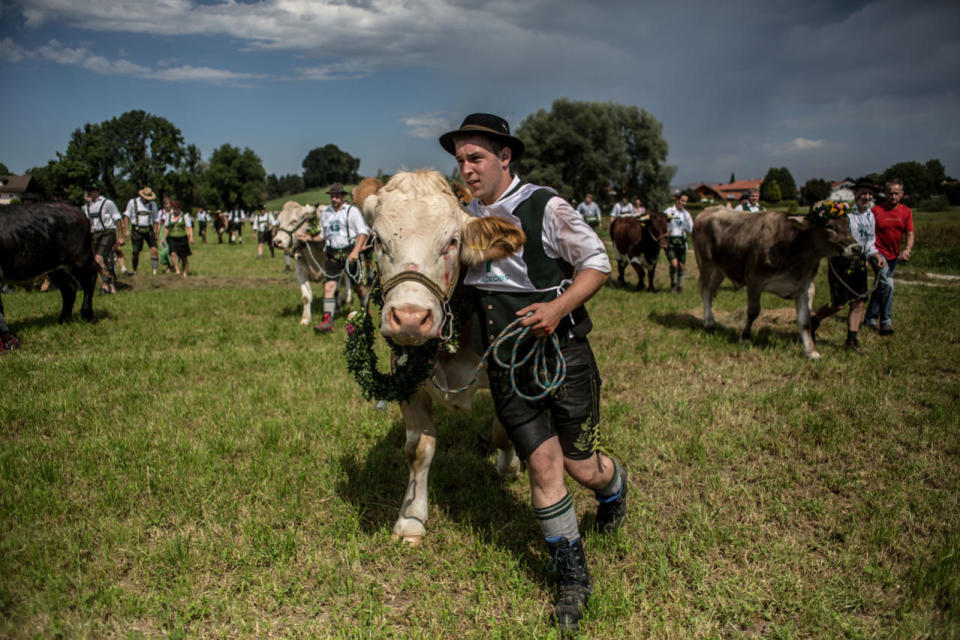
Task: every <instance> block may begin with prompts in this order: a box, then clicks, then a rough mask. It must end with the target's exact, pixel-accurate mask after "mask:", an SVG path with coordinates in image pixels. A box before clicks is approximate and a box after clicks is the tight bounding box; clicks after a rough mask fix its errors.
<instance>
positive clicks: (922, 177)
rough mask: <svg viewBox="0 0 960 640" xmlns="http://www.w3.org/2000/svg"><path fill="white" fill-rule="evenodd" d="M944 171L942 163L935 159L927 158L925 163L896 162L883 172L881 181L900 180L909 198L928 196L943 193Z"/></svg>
mask: <svg viewBox="0 0 960 640" xmlns="http://www.w3.org/2000/svg"><path fill="white" fill-rule="evenodd" d="M944 178H945V172H944V169H943V164H942V163H941V162H940V161H939V160H936V159H933V160H928V161H927V163H926V164H925V165H923V164H920V163H919V162H915V161H910V162H898V163H897V164H895V165H893V166H891V167H888V168H887V170H886V171H884V172H883V183H887V182H889V181H890V180H900V181H901V182H902V183H903V192H904V193H905V194H906V195H907V196H909V197H910V198H911V199H923V198H928V197H930V196H931V195H933V194H936V193H943V180H944Z"/></svg>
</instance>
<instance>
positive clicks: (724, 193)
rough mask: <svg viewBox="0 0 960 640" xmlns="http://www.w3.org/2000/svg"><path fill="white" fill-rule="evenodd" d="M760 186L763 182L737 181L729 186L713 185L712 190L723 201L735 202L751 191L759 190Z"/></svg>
mask: <svg viewBox="0 0 960 640" xmlns="http://www.w3.org/2000/svg"><path fill="white" fill-rule="evenodd" d="M761 184H763V180H737V181H736V182H731V183H729V184H715V185H713V189H714V190H715V191H717V192H718V193H719V194H720V195H721V198H722V199H723V200H733V201H737V200H739V199H740V196H743V195H746V194H747V192H749V191H750V190H751V189H759V188H760V185H761Z"/></svg>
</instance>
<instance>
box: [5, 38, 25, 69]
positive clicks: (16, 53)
mask: <svg viewBox="0 0 960 640" xmlns="http://www.w3.org/2000/svg"><path fill="white" fill-rule="evenodd" d="M25 57H26V52H25V51H24V50H23V49H21V48H20V47H18V46H17V44H16V43H15V42H14V41H13V40H12V39H10V38H4V39H3V40H0V61H3V62H10V63H16V62H20V61H22V60H23V59H24V58H25Z"/></svg>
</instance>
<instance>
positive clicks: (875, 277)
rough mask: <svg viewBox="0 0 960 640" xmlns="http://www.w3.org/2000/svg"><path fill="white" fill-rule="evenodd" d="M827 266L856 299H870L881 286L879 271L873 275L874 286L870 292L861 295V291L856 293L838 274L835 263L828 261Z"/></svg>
mask: <svg viewBox="0 0 960 640" xmlns="http://www.w3.org/2000/svg"><path fill="white" fill-rule="evenodd" d="M827 266H828V267H829V268H830V271H831V272H832V273H833V275H834V276H836V278H837V280H839V281H840V284H842V285H843V286H844V287H845V288H846V289H847V291H849V292H850V293H852V294H853V296H854V297H855V298H857V299H869V298H870V296H872V295H873V292H874V291H876V290H877V287H879V286H880V271H879V270H875V271H874V273H873V286H872V287H870V291H867V292H864V293H861V292H859V291H855V290H854V289H853V287H851V286H850V285H848V284H847V281H846V280H845V279H844V278H843V276H841V275H840V274H839V273H837V270H836V269H835V268H834V267H833V263H832V262H831V261H830V260H827ZM864 266H866V265H864ZM884 268H885V267H884Z"/></svg>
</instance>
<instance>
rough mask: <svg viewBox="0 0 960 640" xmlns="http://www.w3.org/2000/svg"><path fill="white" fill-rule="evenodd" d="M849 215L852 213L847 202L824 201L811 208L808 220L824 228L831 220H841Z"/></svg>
mask: <svg viewBox="0 0 960 640" xmlns="http://www.w3.org/2000/svg"><path fill="white" fill-rule="evenodd" d="M848 213H850V205H849V204H847V203H846V202H834V201H833V200H824V201H823V202H818V203H817V204H815V205H813V207H811V208H810V213H808V214H807V220H809V221H810V224H814V225H818V226H824V225H826V224H827V222H829V221H830V219H831V218H840V217H842V216H845V215H847V214H848Z"/></svg>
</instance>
